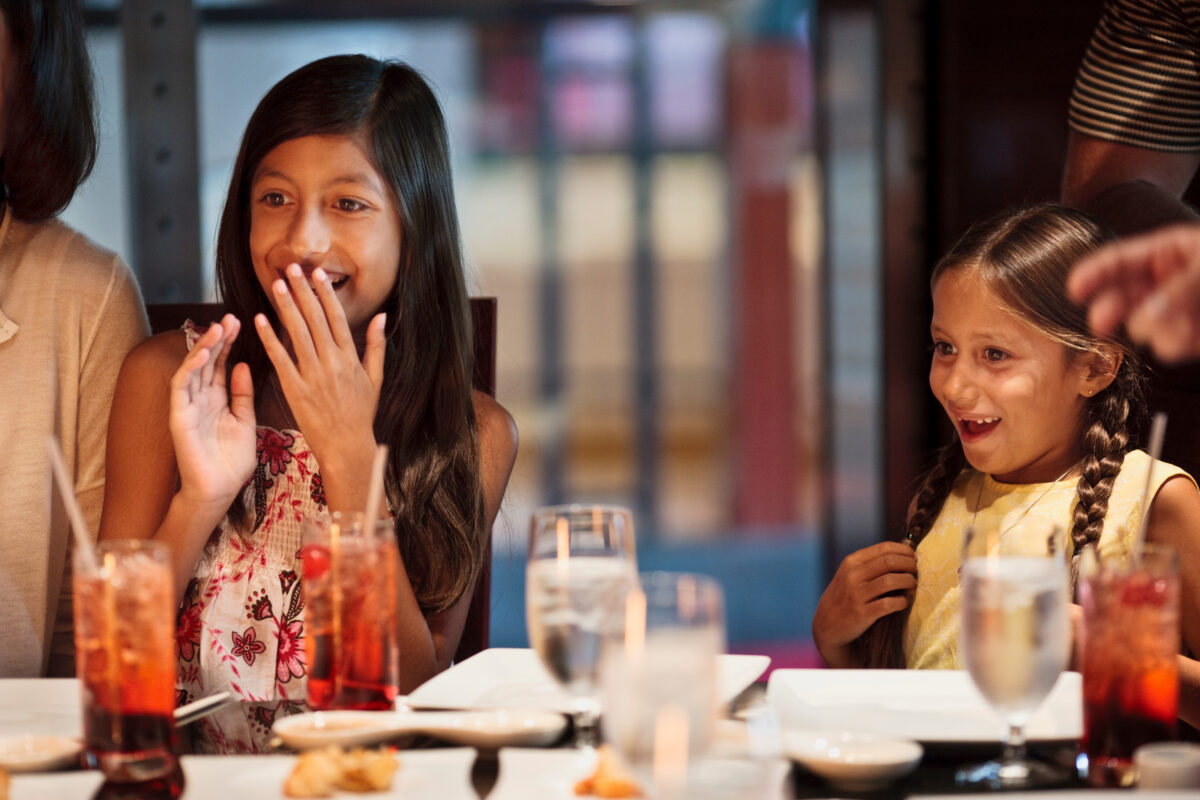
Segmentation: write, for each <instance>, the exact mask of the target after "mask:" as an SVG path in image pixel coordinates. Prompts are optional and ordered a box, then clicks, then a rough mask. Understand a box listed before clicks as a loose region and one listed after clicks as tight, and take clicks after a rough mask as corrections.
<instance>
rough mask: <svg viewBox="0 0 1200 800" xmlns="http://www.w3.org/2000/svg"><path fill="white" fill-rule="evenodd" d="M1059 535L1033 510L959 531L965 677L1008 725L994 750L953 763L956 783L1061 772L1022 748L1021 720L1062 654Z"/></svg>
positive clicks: (1054, 777) (1065, 647) (1064, 619)
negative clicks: (995, 754) (983, 757)
mask: <svg viewBox="0 0 1200 800" xmlns="http://www.w3.org/2000/svg"><path fill="white" fill-rule="evenodd" d="M1062 536H1063V531H1062V528H1061V527H1060V526H1058V525H1057V524H1055V523H1054V522H1053V521H1052V520H1048V519H1046V518H1045V517H1040V516H1023V517H1020V518H1018V519H1017V520H1016V521H1015V522H1011V523H1010V522H1007V521H1002V522H1001V524H1000V526H972V527H970V528H968V529H967V531H966V536H965V539H964V542H963V559H962V571H961V585H962V638H961V641H960V647H961V648H962V655H963V658H964V660H965V661H966V664H967V670H968V671H969V672H970V674H971V679H972V680H973V681H974V682H975V686H976V687H978V689H979V691H980V692H981V693H982V694H983V696H984V698H986V699H987V701H988V704H989V705H991V707H992V708H993V709H994V710H995V711H996V712H997V713H998V714H1000V715H1001V716H1002V717H1003V718H1004V721H1005V722H1006V723H1007V724H1008V735H1007V737H1006V738H1005V740H1004V751H1003V753H1002V754H1001V755H1000V757H999V758H998V759H995V760H992V761H987V762H985V763H983V764H977V765H974V766H971V767H967V768H965V769H963V770H960V771H959V772H958V774H957V782H958V783H959V784H963V785H974V786H986V787H989V788H1003V789H1010V788H1021V787H1029V786H1043V785H1051V784H1055V783H1060V782H1062V781H1064V780H1065V779H1067V778H1068V775H1067V774H1066V772H1065V771H1064V770H1062V769H1060V768H1057V767H1054V766H1052V765H1050V764H1047V763H1045V762H1042V761H1037V760H1033V759H1031V758H1030V756H1029V755H1028V753H1027V751H1026V747H1025V726H1026V725H1027V724H1028V722H1029V718H1030V717H1031V716H1032V715H1033V713H1034V712H1035V711H1036V710H1037V709H1038V707H1039V706H1040V705H1041V704H1042V701H1043V700H1044V699H1045V698H1046V695H1047V694H1049V693H1050V690H1051V689H1052V688H1053V687H1054V684H1055V682H1056V681H1057V680H1058V676H1059V674H1060V673H1061V672H1062V671H1063V669H1064V668H1065V667H1066V665H1067V659H1068V657H1069V655H1070V648H1071V626H1070V621H1069V616H1068V610H1067V609H1068V603H1069V600H1068V593H1067V584H1068V581H1067V562H1066V558H1065V556H1064V554H1063V549H1062Z"/></svg>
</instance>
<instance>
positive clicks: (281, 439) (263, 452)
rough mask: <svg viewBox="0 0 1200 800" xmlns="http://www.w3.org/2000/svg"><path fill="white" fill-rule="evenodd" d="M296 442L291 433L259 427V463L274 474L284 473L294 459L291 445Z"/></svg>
mask: <svg viewBox="0 0 1200 800" xmlns="http://www.w3.org/2000/svg"><path fill="white" fill-rule="evenodd" d="M295 443H296V439H295V437H293V436H292V435H291V434H290V433H280V432H279V431H274V430H271V429H270V428H259V429H258V463H259V464H261V465H262V466H264V467H267V468H268V469H269V470H270V472H271V474H272V475H282V474H283V473H284V472H285V471H286V470H287V465H288V463H289V462H290V461H291V460H292V451H291V447H292V445H293V444H295Z"/></svg>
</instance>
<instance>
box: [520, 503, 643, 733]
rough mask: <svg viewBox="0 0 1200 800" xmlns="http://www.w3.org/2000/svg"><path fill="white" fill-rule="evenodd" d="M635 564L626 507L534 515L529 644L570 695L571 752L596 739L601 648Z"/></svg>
mask: <svg viewBox="0 0 1200 800" xmlns="http://www.w3.org/2000/svg"><path fill="white" fill-rule="evenodd" d="M636 559H637V556H636V548H635V544H634V533H633V514H632V513H631V512H630V511H629V510H628V509H626V508H621V507H619V506H609V505H560V506H547V507H544V508H539V509H538V510H537V511H535V512H534V514H533V517H532V520H531V522H530V530H529V557H528V562H527V566H526V573H525V618H526V624H527V626H528V630H529V640H530V642H531V644H532V645H533V649H534V650H535V651H536V652H537V654H538V656H539V657H540V658H541V660H542V664H543V665H545V667H546V669H547V670H548V671H549V672H550V674H551V675H553V676H554V678H555V680H557V681H558V683H559V684H560V685H562V686H563V688H565V689H566V690H567V692H568V693H569V694H570V695H571V698H572V702H573V708H574V714H573V717H574V730H575V743H576V745H577V746H590V745H592V744H594V742H595V739H596V720H597V716H598V713H599V701H598V698H597V667H598V664H599V660H600V649H601V643H602V641H603V640H604V638H605V637H608V636H613V635H616V634H618V633H619V632H620V630H621V626H622V624H623V617H622V614H623V610H624V602H625V595H626V593H627V592H628V591H629V590H630V589H631V588H632V587H633V586H634V585H635V584H636V582H637V560H636Z"/></svg>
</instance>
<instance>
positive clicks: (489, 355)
mask: <svg viewBox="0 0 1200 800" xmlns="http://www.w3.org/2000/svg"><path fill="white" fill-rule="evenodd" d="M146 313H147V315H148V316H149V317H150V330H151V332H153V333H162V332H163V331H170V330H177V329H178V328H179V327H180V326H182V325H183V323H184V321H186V320H189V319H190V320H192V321H193V322H195V323H196V324H197V325H207V324H209V323H211V322H215V321H217V320H219V319H220V318H221V315H222V314H223V313H224V308H223V307H222V305H221V304H220V303H151V304H150V305H148V306H146ZM471 323H472V331H473V335H474V337H475V373H474V375H473V379H472V382H473V383H474V385H475V388H476V389H478V390H479V391H481V392H487V393H488V394H490V395H492V396H493V397H494V396H495V395H496V298H494V297H472V298H471ZM491 607H492V534H491V531H488V541H487V544H486V546H485V547H484V561H483V568H482V569H481V570H480V572H479V578H478V580H476V582H475V592H474V594H473V595H472V596H471V607H470V609H469V610H468V611H467V621H466V623H465V624H464V625H463V633H462V639H460V640H459V643H458V650H457V651H456V652H455V654H454V660H455V661H462V660H463V659H465V658H468V657H470V656H473V655H475V654H476V653H478V652H479V651H480V650H483V649H485V648H486V647H487V646H488V635H489V629H490V624H491Z"/></svg>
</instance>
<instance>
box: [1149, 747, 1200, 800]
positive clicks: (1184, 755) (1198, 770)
mask: <svg viewBox="0 0 1200 800" xmlns="http://www.w3.org/2000/svg"><path fill="white" fill-rule="evenodd" d="M1133 763H1134V765H1135V766H1136V767H1137V773H1138V782H1137V785H1138V788H1139V789H1192V788H1195V787H1198V786H1200V745H1198V744H1195V743H1194V742H1155V743H1154V744H1144V745H1142V746H1141V747H1139V748H1138V749H1137V750H1135V751H1134V753H1133Z"/></svg>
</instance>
